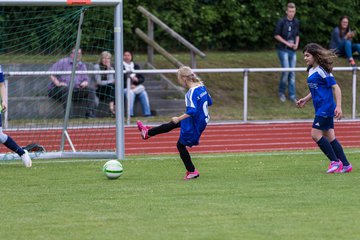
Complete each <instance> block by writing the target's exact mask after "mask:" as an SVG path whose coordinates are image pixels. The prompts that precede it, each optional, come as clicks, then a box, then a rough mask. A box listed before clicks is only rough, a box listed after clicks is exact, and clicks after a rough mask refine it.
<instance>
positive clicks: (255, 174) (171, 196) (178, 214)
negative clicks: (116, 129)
mask: <svg viewBox="0 0 360 240" xmlns="http://www.w3.org/2000/svg"><path fill="white" fill-rule="evenodd" d="M347 152H348V157H349V159H350V160H351V161H352V160H354V159H357V158H359V157H360V153H359V151H356V150H347ZM193 160H194V162H195V164H196V166H197V167H198V169H199V170H200V172H201V176H200V178H199V179H197V180H193V181H184V180H182V177H183V174H184V167H183V165H182V163H181V161H180V160H179V159H178V157H177V156H161V157H160V156H159V157H156V156H155V157H146V156H143V157H131V158H128V159H127V160H124V161H123V166H124V170H125V173H124V174H123V176H121V177H120V178H119V179H117V180H107V179H106V178H105V176H104V175H103V173H102V171H101V169H102V165H103V164H104V163H105V161H83V160H80V161H73V162H65V161H55V160H49V161H44V160H42V161H35V162H34V166H33V168H31V169H26V168H24V167H22V166H21V165H20V163H19V162H18V163H16V164H14V163H13V162H5V163H2V164H0V169H1V170H0V179H1V185H0V193H1V197H0V215H1V219H2V221H1V228H0V229H1V231H0V239H36V240H41V239H46V240H51V239H146V240H149V239H206V240H209V239H294V240H296V239H299V240H303V239H327V240H328V239H357V238H358V226H359V225H360V217H359V216H360V215H359V213H360V212H359V209H360V202H359V201H358V200H359V198H360V192H359V191H358V182H359V180H360V174H359V171H357V170H356V169H358V168H359V167H360V165H359V164H358V163H357V162H356V161H353V162H352V163H353V166H354V168H355V171H354V172H352V173H350V174H334V175H327V174H325V173H324V172H325V170H326V168H327V164H328V162H327V161H326V160H325V157H324V156H323V155H322V154H321V153H320V152H319V151H316V152H310V151H304V152H303V151H300V152H299V151H298V152H273V153H259V154H225V155H194V156H193Z"/></svg>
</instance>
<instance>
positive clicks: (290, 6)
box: [286, 2, 296, 10]
mask: <svg viewBox="0 0 360 240" xmlns="http://www.w3.org/2000/svg"><path fill="white" fill-rule="evenodd" d="M288 8H296V6H295V3H292V2H289V3H288V4H287V5H286V10H287V9H288Z"/></svg>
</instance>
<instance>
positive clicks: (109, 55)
mask: <svg viewBox="0 0 360 240" xmlns="http://www.w3.org/2000/svg"><path fill="white" fill-rule="evenodd" d="M111 56H112V55H111V53H110V52H108V51H103V52H102V53H101V54H100V58H99V63H100V64H101V63H102V59H103V58H110V59H111Z"/></svg>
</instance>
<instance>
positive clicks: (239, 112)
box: [137, 50, 360, 120]
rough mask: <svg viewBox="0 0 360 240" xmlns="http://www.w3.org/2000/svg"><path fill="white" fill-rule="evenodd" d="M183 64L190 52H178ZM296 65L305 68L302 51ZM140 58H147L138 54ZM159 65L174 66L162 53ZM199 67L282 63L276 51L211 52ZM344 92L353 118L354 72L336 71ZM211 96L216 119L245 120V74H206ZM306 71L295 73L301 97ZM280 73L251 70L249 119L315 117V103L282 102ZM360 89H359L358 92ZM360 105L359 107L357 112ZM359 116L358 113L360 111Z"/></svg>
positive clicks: (339, 63) (346, 107)
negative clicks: (300, 105)
mask: <svg viewBox="0 0 360 240" xmlns="http://www.w3.org/2000/svg"><path fill="white" fill-rule="evenodd" d="M175 56H176V57H177V58H178V59H179V60H180V61H181V62H183V63H184V64H189V62H190V56H189V54H175ZM297 58H298V60H297V62H298V64H297V67H306V65H305V63H304V61H303V56H302V53H301V52H298V54H297ZM137 59H144V61H145V59H146V56H139V57H137ZM155 65H156V66H157V67H158V68H174V67H173V66H171V65H170V64H169V63H168V61H166V60H165V59H164V58H162V57H161V56H156V57H155ZM197 66H198V68H275V67H276V68H278V67H280V63H279V60H278V57H277V54H276V51H275V50H273V51H259V52H209V53H207V56H206V57H205V58H204V59H200V58H198V59H197ZM335 66H337V67H340V66H341V67H348V64H347V62H346V60H345V59H342V58H339V59H338V60H337V63H336V64H335ZM334 75H335V77H336V80H337V82H338V84H339V85H340V87H341V89H342V93H343V97H342V101H343V104H342V105H343V106H342V107H343V112H344V115H345V118H351V112H352V111H351V107H352V73H351V72H339V71H337V72H334ZM200 76H201V78H202V79H203V80H204V81H205V84H206V86H207V87H208V89H209V91H210V93H211V95H212V97H213V98H214V100H215V101H214V102H215V104H214V106H213V107H212V109H211V116H212V119H213V120H242V119H243V74H242V73H203V74H200ZM172 77H173V78H174V76H172ZM306 77H307V73H306V72H297V73H296V92H297V93H296V94H297V97H298V98H301V97H303V96H305V95H306V94H307V93H308V87H307V84H306ZM279 78H280V73H250V74H249V85H248V88H249V91H248V119H249V120H273V119H278V120H279V119H311V118H313V114H314V112H313V107H312V103H309V104H308V105H307V107H305V108H304V109H298V108H296V107H295V106H294V104H293V103H291V102H290V101H286V102H285V103H282V102H280V101H279V98H278V84H279ZM358 94H359V91H357V95H358ZM359 110H360V108H359V107H357V112H359ZM357 116H359V115H358V114H357Z"/></svg>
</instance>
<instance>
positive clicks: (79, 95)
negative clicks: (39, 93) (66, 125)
mask: <svg viewBox="0 0 360 240" xmlns="http://www.w3.org/2000/svg"><path fill="white" fill-rule="evenodd" d="M81 54H82V52H81V49H79V51H78V56H77V68H76V70H77V71H86V70H87V68H86V65H85V64H84V63H83V62H81ZM74 55H75V49H73V50H72V51H71V54H70V56H69V57H66V58H63V59H60V60H59V61H58V62H56V63H55V64H54V65H53V66H52V67H51V68H50V69H49V71H71V70H72V66H73V59H74ZM50 79H51V82H50V85H49V91H48V95H49V97H50V98H53V99H55V100H56V101H59V102H61V103H62V104H63V107H64V109H65V107H66V101H67V98H68V91H69V90H68V87H69V85H70V79H71V75H57V76H55V75H51V76H50ZM89 80H90V79H89V77H88V75H87V74H76V75H75V79H74V81H75V85H74V91H73V96H72V99H73V100H82V99H86V100H87V111H86V115H85V117H86V118H93V117H95V114H94V109H95V107H96V101H95V98H96V96H95V90H94V89H92V88H91V87H90V86H89Z"/></svg>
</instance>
